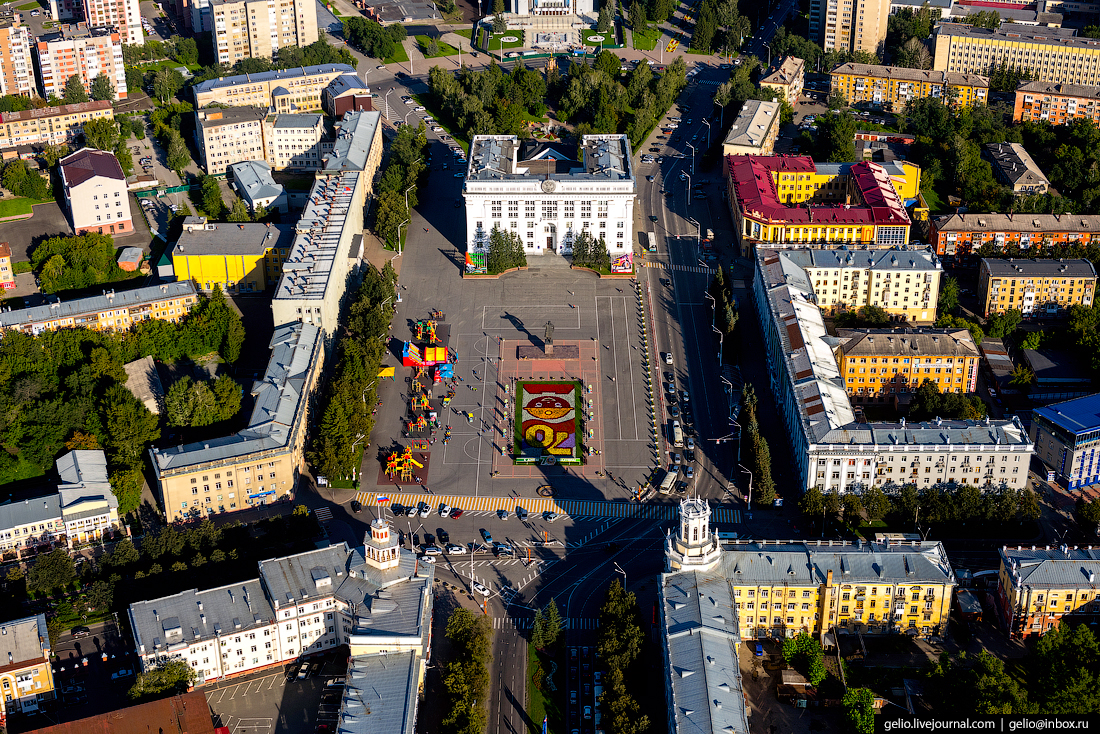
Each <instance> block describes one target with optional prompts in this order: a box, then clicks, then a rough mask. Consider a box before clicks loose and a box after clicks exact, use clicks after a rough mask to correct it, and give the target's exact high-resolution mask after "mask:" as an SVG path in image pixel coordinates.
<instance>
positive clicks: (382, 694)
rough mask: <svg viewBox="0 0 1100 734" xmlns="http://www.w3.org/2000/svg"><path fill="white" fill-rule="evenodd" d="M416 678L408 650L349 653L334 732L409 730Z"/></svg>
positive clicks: (395, 733)
mask: <svg viewBox="0 0 1100 734" xmlns="http://www.w3.org/2000/svg"><path fill="white" fill-rule="evenodd" d="M419 680H420V662H419V661H418V660H417V656H416V654H415V653H414V652H413V651H412V650H408V651H404V652H397V653H389V654H380V655H356V656H354V657H352V658H351V662H350V664H349V666H348V674H347V677H346V678H345V681H344V696H343V700H342V701H341V704H340V719H339V721H338V722H337V724H336V732H337V734H412V733H413V730H414V727H415V726H416V707H417V698H418V687H419Z"/></svg>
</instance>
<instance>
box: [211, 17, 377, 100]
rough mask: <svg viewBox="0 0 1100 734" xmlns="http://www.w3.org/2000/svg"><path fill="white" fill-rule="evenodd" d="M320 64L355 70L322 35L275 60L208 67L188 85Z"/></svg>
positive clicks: (278, 54)
mask: <svg viewBox="0 0 1100 734" xmlns="http://www.w3.org/2000/svg"><path fill="white" fill-rule="evenodd" d="M395 25H399V24H395ZM319 64H347V65H348V66H350V67H352V68H353V69H354V68H355V65H356V61H355V57H354V56H353V55H352V54H351V51H348V50H347V49H346V48H343V47H341V46H333V45H332V44H330V43H329V42H328V39H327V38H326V37H325V36H324V35H323V34H322V36H321V37H320V38H319V39H318V40H316V41H314V42H313V43H311V44H309V45H308V46H281V47H280V48H279V50H278V51H276V52H275V56H274V58H271V59H267V58H264V57H262V56H259V57H251V58H247V59H241V60H240V61H237V62H236V63H234V64H232V65H230V64H223V63H214V64H209V65H207V66H204V67H202V69H200V70H199V71H198V72H196V73H195V75H194V76H193V77H191V79H190V80H189V81H190V83H191V84H193V85H194V84H198V83H200V82H204V81H208V80H210V79H217V78H219V77H223V76H236V75H239V74H260V73H262V72H265V71H276V70H279V69H295V68H298V67H302V66H317V65H319Z"/></svg>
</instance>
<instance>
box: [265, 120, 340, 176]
mask: <svg viewBox="0 0 1100 734" xmlns="http://www.w3.org/2000/svg"><path fill="white" fill-rule="evenodd" d="M263 136H264V151H265V156H266V160H267V164H268V165H269V166H271V167H272V168H273V169H275V170H276V171H282V170H285V169H291V170H298V171H313V170H316V169H318V168H320V167H321V157H322V139H323V138H324V137H325V118H324V116H323V115H315V114H292V113H291V114H282V115H279V114H274V115H268V116H267V117H265V118H264V122H263Z"/></svg>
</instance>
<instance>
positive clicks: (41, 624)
mask: <svg viewBox="0 0 1100 734" xmlns="http://www.w3.org/2000/svg"><path fill="white" fill-rule="evenodd" d="M49 650H50V636H49V634H48V633H47V631H46V615H45V614H38V615H35V616H33V617H24V618H22V619H15V620H12V621H11V622H4V623H0V668H7V667H9V665H13V664H18V663H30V662H35V663H46V654H47V653H48V652H49ZM9 655H10V656H11V661H12V662H11V663H8V659H9V658H8V656H9Z"/></svg>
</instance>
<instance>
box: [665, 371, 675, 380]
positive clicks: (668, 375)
mask: <svg viewBox="0 0 1100 734" xmlns="http://www.w3.org/2000/svg"><path fill="white" fill-rule="evenodd" d="M675 381H676V375H674V374H672V373H671V372H666V373H665V382H675Z"/></svg>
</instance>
